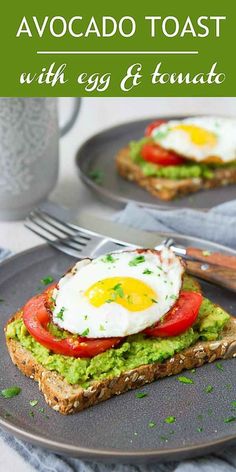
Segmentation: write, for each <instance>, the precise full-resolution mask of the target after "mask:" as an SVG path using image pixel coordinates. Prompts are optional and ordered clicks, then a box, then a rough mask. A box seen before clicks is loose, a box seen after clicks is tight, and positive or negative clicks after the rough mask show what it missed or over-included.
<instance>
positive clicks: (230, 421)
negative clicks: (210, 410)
mask: <svg viewBox="0 0 236 472" xmlns="http://www.w3.org/2000/svg"><path fill="white" fill-rule="evenodd" d="M233 421H236V416H229V417H228V418H225V419H224V423H232V422H233Z"/></svg>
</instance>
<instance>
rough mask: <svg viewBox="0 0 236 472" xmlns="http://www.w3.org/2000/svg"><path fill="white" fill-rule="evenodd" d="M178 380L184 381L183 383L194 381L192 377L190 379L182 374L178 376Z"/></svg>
mask: <svg viewBox="0 0 236 472" xmlns="http://www.w3.org/2000/svg"><path fill="white" fill-rule="evenodd" d="M178 381H179V382H180V383H184V384H193V383H194V381H193V379H190V378H189V377H185V376H184V375H183V376H180V377H178Z"/></svg>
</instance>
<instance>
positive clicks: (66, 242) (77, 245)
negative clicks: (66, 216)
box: [28, 215, 86, 251]
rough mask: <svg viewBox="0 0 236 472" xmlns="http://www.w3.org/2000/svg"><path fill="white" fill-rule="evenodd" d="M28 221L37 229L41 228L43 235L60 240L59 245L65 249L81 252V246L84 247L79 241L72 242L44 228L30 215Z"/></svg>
mask: <svg viewBox="0 0 236 472" xmlns="http://www.w3.org/2000/svg"><path fill="white" fill-rule="evenodd" d="M28 221H31V222H32V223H34V225H35V226H38V227H39V228H41V229H42V230H43V231H44V232H45V233H48V234H50V235H51V236H53V237H54V238H56V239H60V243H63V244H64V245H65V246H67V247H72V248H73V249H77V250H78V251H81V246H86V244H85V243H81V242H80V241H73V240H71V238H62V237H60V236H59V235H58V233H56V232H55V231H52V230H51V229H49V228H48V227H46V226H45V225H44V224H42V223H41V221H40V220H37V219H34V217H33V216H32V215H29V216H28Z"/></svg>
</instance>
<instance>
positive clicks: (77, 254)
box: [24, 218, 81, 258]
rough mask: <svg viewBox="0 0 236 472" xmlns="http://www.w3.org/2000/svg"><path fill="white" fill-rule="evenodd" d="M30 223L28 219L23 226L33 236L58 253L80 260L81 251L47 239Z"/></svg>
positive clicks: (61, 242) (62, 242) (59, 241)
mask: <svg viewBox="0 0 236 472" xmlns="http://www.w3.org/2000/svg"><path fill="white" fill-rule="evenodd" d="M32 223H33V222H32V221H30V220H29V219H28V218H27V220H26V221H25V223H24V225H25V227H26V228H28V229H29V230H30V231H32V232H33V233H34V234H37V236H39V237H40V238H42V239H44V240H45V241H46V242H47V243H48V244H49V245H50V246H52V247H54V248H55V249H58V250H59V251H61V252H63V253H65V254H68V255H69V256H73V257H76V258H81V251H80V249H75V248H73V247H71V246H69V245H67V244H65V242H64V241H61V240H52V239H50V238H48V237H47V236H46V235H45V234H43V233H42V232H41V230H39V229H35V228H34V227H33V225H32Z"/></svg>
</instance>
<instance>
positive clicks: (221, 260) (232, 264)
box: [186, 247, 236, 271]
mask: <svg viewBox="0 0 236 472" xmlns="http://www.w3.org/2000/svg"><path fill="white" fill-rule="evenodd" d="M186 254H187V255H188V256H191V257H194V258H195V259H198V260H199V261H202V262H204V263H206V264H214V265H216V266H219V267H227V268H228V269H234V270H235V271H236V256H231V255H228V254H224V253H223V252H208V251H204V250H201V249H198V248H196V247H188V248H187V249H186Z"/></svg>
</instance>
